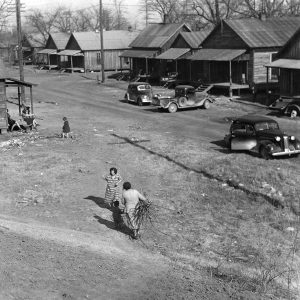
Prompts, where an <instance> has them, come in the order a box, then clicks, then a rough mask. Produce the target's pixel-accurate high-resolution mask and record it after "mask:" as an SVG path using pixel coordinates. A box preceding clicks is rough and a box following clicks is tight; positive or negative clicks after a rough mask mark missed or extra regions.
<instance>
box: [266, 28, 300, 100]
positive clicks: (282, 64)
mask: <svg viewBox="0 0 300 300" xmlns="http://www.w3.org/2000/svg"><path fill="white" fill-rule="evenodd" d="M299 26H300V25H299ZM266 67H267V70H268V71H267V75H269V74H270V73H271V72H270V71H269V70H270V69H271V70H275V71H276V72H277V74H278V78H279V87H280V95H281V96H292V97H293V96H300V27H299V29H298V30H297V32H296V33H295V34H294V35H293V36H292V37H291V38H290V39H289V40H288V41H287V43H286V44H285V45H284V47H283V48H282V49H281V50H280V51H279V53H278V54H277V55H276V60H275V61H273V62H272V63H270V64H267V65H266ZM267 80H269V76H267Z"/></svg>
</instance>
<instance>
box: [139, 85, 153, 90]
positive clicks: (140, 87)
mask: <svg viewBox="0 0 300 300" xmlns="http://www.w3.org/2000/svg"><path fill="white" fill-rule="evenodd" d="M137 89H138V91H145V90H150V89H151V86H150V85H149V84H144V85H139V86H138V88H137Z"/></svg>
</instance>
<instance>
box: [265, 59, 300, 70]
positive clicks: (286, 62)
mask: <svg viewBox="0 0 300 300" xmlns="http://www.w3.org/2000/svg"><path fill="white" fill-rule="evenodd" d="M266 67H272V68H281V69H293V70H300V60H299V59H285V58H281V59H278V60H275V61H273V62H271V63H269V64H267V65H266Z"/></svg>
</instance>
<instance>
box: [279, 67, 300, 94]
mask: <svg viewBox="0 0 300 300" xmlns="http://www.w3.org/2000/svg"><path fill="white" fill-rule="evenodd" d="M299 82H300V70H287V69H281V70H280V77H279V84H280V95H283V96H300V84H299Z"/></svg>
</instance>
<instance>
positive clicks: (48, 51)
mask: <svg viewBox="0 0 300 300" xmlns="http://www.w3.org/2000/svg"><path fill="white" fill-rule="evenodd" d="M55 53H57V50H55V49H43V50H41V51H39V52H38V53H37V54H55Z"/></svg>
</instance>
